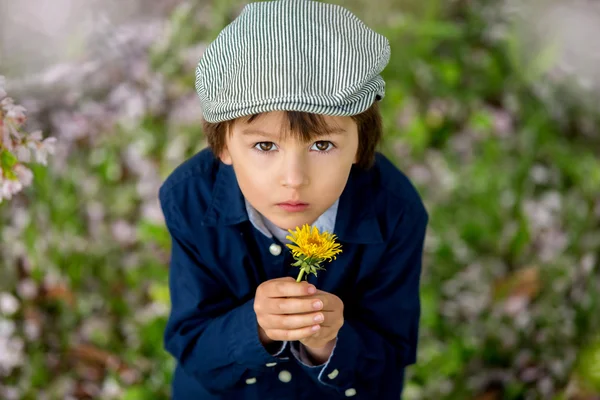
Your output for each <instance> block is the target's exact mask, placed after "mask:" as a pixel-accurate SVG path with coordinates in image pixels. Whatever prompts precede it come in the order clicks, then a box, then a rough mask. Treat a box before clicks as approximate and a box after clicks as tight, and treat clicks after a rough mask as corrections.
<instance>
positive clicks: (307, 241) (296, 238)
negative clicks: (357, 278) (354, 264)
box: [286, 224, 342, 282]
mask: <svg viewBox="0 0 600 400" xmlns="http://www.w3.org/2000/svg"><path fill="white" fill-rule="evenodd" d="M288 232H289V233H290V235H289V236H286V239H289V240H290V241H291V242H292V244H288V245H286V246H287V247H288V248H289V249H290V250H291V252H292V254H293V255H294V258H295V259H296V263H294V264H292V265H293V266H296V267H300V274H299V275H298V279H297V281H298V282H300V280H302V276H303V275H304V274H305V273H306V275H307V277H308V274H310V273H313V274H315V276H316V275H317V270H322V269H324V268H323V267H321V266H320V265H319V264H320V263H322V262H323V261H327V260H329V261H331V260H332V259H333V260H335V257H336V255H337V254H339V253H341V252H342V249H341V245H340V244H339V243H337V242H336V241H335V240H336V235H334V234H332V233H329V232H322V233H321V232H319V228H317V227H315V226H313V227H312V228H311V227H310V226H309V225H308V224H305V225H304V226H302V227H301V228H296V230H295V231H292V230H288Z"/></svg>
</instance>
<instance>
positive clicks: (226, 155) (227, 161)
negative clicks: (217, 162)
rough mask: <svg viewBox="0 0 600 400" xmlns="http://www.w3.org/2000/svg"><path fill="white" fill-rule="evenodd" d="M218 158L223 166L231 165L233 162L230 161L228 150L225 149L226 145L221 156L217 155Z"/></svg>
mask: <svg viewBox="0 0 600 400" xmlns="http://www.w3.org/2000/svg"><path fill="white" fill-rule="evenodd" d="M219 158H220V159H221V161H222V162H223V163H224V164H227V165H231V164H233V160H232V159H231V153H229V149H228V148H227V145H225V146H224V147H223V151H221V154H219Z"/></svg>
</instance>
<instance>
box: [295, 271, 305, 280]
mask: <svg viewBox="0 0 600 400" xmlns="http://www.w3.org/2000/svg"><path fill="white" fill-rule="evenodd" d="M302 276H304V268H300V273H299V274H298V277H297V278H296V282H300V281H301V280H302Z"/></svg>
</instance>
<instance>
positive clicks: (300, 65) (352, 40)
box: [196, 0, 390, 122]
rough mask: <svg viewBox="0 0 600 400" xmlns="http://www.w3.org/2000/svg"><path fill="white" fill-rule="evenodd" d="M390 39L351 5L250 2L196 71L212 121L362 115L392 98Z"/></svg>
mask: <svg viewBox="0 0 600 400" xmlns="http://www.w3.org/2000/svg"><path fill="white" fill-rule="evenodd" d="M389 58H390V46H389V42H388V40H387V39H386V38H385V37H384V36H382V35H380V34H378V33H377V32H375V31H373V30H372V29H370V28H369V27H367V26H366V25H365V24H364V23H363V22H362V21H361V20H360V19H358V18H357V17H356V16H355V15H354V14H352V13H351V12H350V11H349V10H347V9H345V8H344V7H341V6H338V5H333V4H326V3H321V2H318V1H311V0H276V1H265V2H256V3H250V4H248V5H247V6H245V7H244V9H243V10H242V12H241V13H240V15H239V16H238V17H237V18H236V19H235V20H234V21H233V22H232V23H231V24H229V25H228V26H227V27H225V29H223V31H221V33H220V34H219V35H218V37H217V38H216V39H215V41H214V42H212V43H211V44H210V45H209V46H208V47H207V49H206V50H205V51H204V54H203V55H202V57H201V58H200V61H199V63H198V66H197V68H196V91H197V92H198V96H199V97H200V102H201V108H202V114H203V117H204V119H205V120H206V121H208V122H222V121H227V120H232V119H235V118H238V117H241V116H246V115H252V114H258V113H262V112H268V111H275V110H289V111H303V112H310V113H315V114H324V115H339V116H350V115H356V114H360V113H361V112H363V111H365V110H366V109H367V108H369V107H370V106H371V105H372V104H373V102H375V101H376V100H380V99H382V98H383V97H384V92H385V82H384V80H383V79H382V77H381V75H380V73H381V71H382V70H383V69H384V68H385V66H386V65H387V63H388V61H389Z"/></svg>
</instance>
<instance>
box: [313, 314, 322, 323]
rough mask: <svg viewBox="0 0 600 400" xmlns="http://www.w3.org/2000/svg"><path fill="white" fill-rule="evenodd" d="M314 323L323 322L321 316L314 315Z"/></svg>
mask: <svg viewBox="0 0 600 400" xmlns="http://www.w3.org/2000/svg"><path fill="white" fill-rule="evenodd" d="M315 322H323V314H318V315H315Z"/></svg>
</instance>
